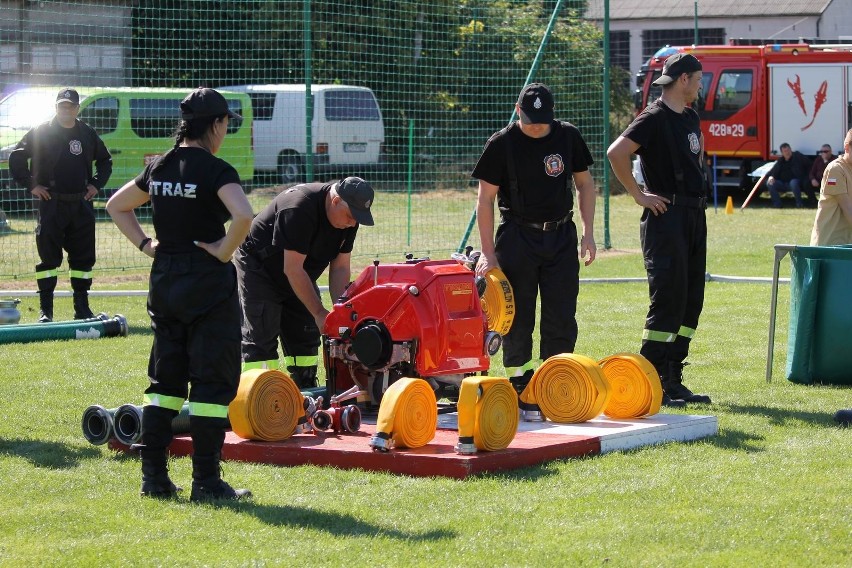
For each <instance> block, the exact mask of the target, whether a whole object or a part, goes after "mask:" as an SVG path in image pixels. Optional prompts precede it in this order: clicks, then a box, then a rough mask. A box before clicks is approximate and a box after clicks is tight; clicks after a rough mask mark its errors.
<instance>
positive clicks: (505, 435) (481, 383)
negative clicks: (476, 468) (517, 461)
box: [456, 377, 518, 454]
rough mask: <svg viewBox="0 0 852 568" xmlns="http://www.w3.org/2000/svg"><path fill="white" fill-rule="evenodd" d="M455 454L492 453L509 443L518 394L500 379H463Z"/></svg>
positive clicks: (515, 417) (515, 426) (509, 384)
mask: <svg viewBox="0 0 852 568" xmlns="http://www.w3.org/2000/svg"><path fill="white" fill-rule="evenodd" d="M458 416H459V443H458V444H457V445H456V452H457V453H459V454H474V453H476V450H486V451H489V452H493V451H495V450H502V449H505V448H507V447H508V446H509V444H511V443H512V440H513V439H514V438H515V434H516V433H517V431H518V395H517V393H515V389H514V388H513V387H512V385H511V383H509V379H507V378H504V377H466V378H465V379H464V380H462V384H461V389H459V401H458Z"/></svg>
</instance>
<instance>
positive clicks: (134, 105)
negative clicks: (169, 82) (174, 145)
mask: <svg viewBox="0 0 852 568" xmlns="http://www.w3.org/2000/svg"><path fill="white" fill-rule="evenodd" d="M179 108H180V101H178V100H177V99H130V128H132V129H133V132H135V133H136V135H137V136H139V138H171V136H172V134H174V131H175V129H176V128H177V124H178V120H179V119H180V113H179Z"/></svg>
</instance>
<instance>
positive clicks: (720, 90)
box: [715, 70, 752, 114]
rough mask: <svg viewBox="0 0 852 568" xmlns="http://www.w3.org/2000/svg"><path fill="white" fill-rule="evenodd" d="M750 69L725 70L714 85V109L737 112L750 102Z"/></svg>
mask: <svg viewBox="0 0 852 568" xmlns="http://www.w3.org/2000/svg"><path fill="white" fill-rule="evenodd" d="M751 81H752V72H751V70H741V71H725V72H724V73H722V74H721V75H719V83H718V84H717V85H716V97H715V101H716V104H715V110H718V111H727V112H730V113H731V114H733V113H735V112H737V111H738V110H740V109H741V108H743V107H745V106H746V105H747V104H748V103H750V102H751Z"/></svg>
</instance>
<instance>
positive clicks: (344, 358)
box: [323, 255, 511, 410]
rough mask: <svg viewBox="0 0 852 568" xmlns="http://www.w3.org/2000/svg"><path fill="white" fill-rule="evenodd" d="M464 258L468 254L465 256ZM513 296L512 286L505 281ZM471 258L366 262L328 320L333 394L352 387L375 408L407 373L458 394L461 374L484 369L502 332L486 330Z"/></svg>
mask: <svg viewBox="0 0 852 568" xmlns="http://www.w3.org/2000/svg"><path fill="white" fill-rule="evenodd" d="M460 256H461V257H462V258H464V259H465V260H469V259H467V257H464V255H460ZM505 287H506V289H507V290H508V297H509V298H510V299H511V288H509V287H508V282H506V285H505ZM484 291H485V282H479V281H478V279H477V278H476V277H475V273H474V272H473V270H472V263H470V262H468V263H467V264H466V263H465V262H462V260H459V259H455V258H454V259H451V260H430V259H428V258H427V259H408V260H407V261H406V262H404V263H399V264H383V265H382V264H380V263H379V262H378V261H375V262H374V263H373V266H371V267H367V268H365V269H364V271H363V272H361V274H360V275H359V276H358V278H357V279H356V280H355V281H354V282H352V283H351V284H350V285H349V286H348V287H347V288H346V290H345V292H344V293H343V295H342V297H341V298H339V299H338V300H337V302H336V303H335V304H334V307H333V309H332V311H331V313H330V314H329V315H328V317H327V318H326V321H325V328H324V330H323V360H324V364H325V370H326V380H327V388H328V392H329V394H330V395H331V394H334V393H337V392H340V391H341V390H344V389H348V388H350V387H352V386H358V387H359V388H360V389H362V390H364V391H366V393H365V394H363V395H362V396H361V397H359V402H360V403H364V405H365V406H366V407H367V409H368V410H369V409H370V408H371V407H373V406H375V407H377V406H378V404H379V403H380V401H381V398H382V395H383V393H384V392H385V391H386V390H387V388H388V387H389V386H390V385H391V384H393V383H394V382H395V381H397V380H398V379H400V378H402V377H413V378H422V379H425V380H427V381H428V382H429V383H430V384H431V385H432V387H433V388H434V389H435V391H436V396H437V398H439V399H440V398H449V399H453V398H457V395H458V389H459V387H460V385H461V381H462V380H463V379H464V378H465V377H466V376H470V375H474V374H477V373H485V372H486V371H487V370H488V367H489V358H490V357H491V356H493V355H494V354H496V353H497V351H498V350H499V349H500V346H501V345H502V336H501V335H500V334H499V333H497V332H496V331H491V330H489V329H488V327H489V326H488V319H487V317H486V314H485V312H484V311H483V306H482V302H481V301H480V296H481V295H482V294H484Z"/></svg>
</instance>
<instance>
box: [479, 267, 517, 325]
mask: <svg viewBox="0 0 852 568" xmlns="http://www.w3.org/2000/svg"><path fill="white" fill-rule="evenodd" d="M479 301H480V303H481V304H482V311H483V312H484V313H485V319H486V320H487V321H488V329H489V330H491V331H496V332H497V333H499V334H500V335H506V334H507V333H509V330H510V329H511V328H512V322H513V321H514V319H515V295H514V294H513V293H512V286H511V284H509V279H508V278H506V275H505V274H503V271H502V270H500V269H499V268H492V269H491V270H489V271H488V272H487V273H486V274H485V294H483V295H482V298H480V300H479Z"/></svg>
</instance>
